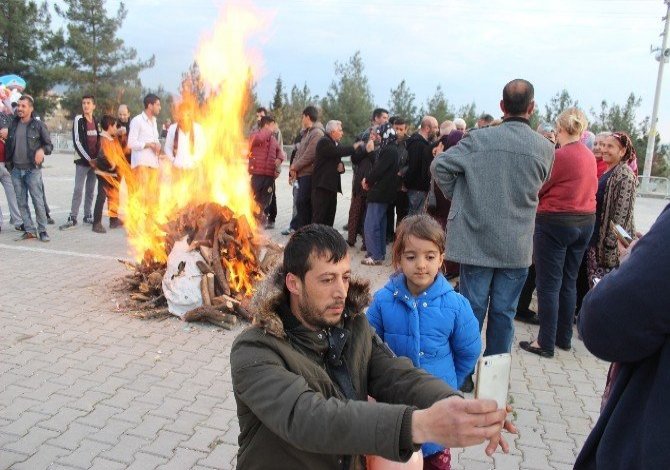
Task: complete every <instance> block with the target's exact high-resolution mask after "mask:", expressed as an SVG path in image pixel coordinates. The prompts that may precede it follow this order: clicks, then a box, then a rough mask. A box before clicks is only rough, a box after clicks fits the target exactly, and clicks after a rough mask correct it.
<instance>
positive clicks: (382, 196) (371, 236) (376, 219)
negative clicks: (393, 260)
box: [361, 123, 400, 266]
mask: <svg viewBox="0 0 670 470" xmlns="http://www.w3.org/2000/svg"><path fill="white" fill-rule="evenodd" d="M377 134H378V138H379V140H380V146H379V156H378V157H377V159H376V160H375V162H374V164H373V165H372V169H371V170H370V173H369V174H368V176H367V177H365V178H364V179H363V181H362V182H361V185H362V186H363V189H365V190H367V191H368V195H367V209H366V212H365V223H364V224H363V232H364V234H365V246H366V247H367V249H368V256H367V257H366V258H365V259H363V260H362V261H361V263H363V264H364V265H366V266H378V265H381V264H383V263H384V258H385V257H386V222H387V219H386V210H387V208H388V205H389V204H390V203H392V202H393V201H395V198H396V194H397V192H398V189H400V177H399V176H398V168H399V162H398V160H399V158H398V144H397V142H396V135H395V131H394V130H393V127H391V124H390V123H386V124H382V125H381V126H380V127H379V129H377Z"/></svg>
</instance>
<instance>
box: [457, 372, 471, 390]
mask: <svg viewBox="0 0 670 470" xmlns="http://www.w3.org/2000/svg"><path fill="white" fill-rule="evenodd" d="M474 389H475V383H474V382H473V381H472V374H470V375H468V376H467V377H466V378H465V381H464V382H463V385H461V388H460V389H459V390H460V391H461V392H463V393H472V391H473V390H474Z"/></svg>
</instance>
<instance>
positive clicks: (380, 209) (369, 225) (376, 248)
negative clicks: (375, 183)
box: [363, 202, 388, 261]
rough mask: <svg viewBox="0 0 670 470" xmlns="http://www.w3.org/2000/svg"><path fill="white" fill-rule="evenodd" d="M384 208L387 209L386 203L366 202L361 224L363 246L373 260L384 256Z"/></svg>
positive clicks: (378, 259) (381, 258)
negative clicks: (363, 237)
mask: <svg viewBox="0 0 670 470" xmlns="http://www.w3.org/2000/svg"><path fill="white" fill-rule="evenodd" d="M386 209H388V204H386V203H383V202H368V205H367V209H366V212H365V223H364V224H363V234H364V235H365V247H366V248H367V249H368V253H369V255H370V257H371V258H372V259H373V260H375V261H380V260H383V259H384V258H385V257H386Z"/></svg>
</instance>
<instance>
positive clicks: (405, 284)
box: [367, 214, 482, 469]
mask: <svg viewBox="0 0 670 470" xmlns="http://www.w3.org/2000/svg"><path fill="white" fill-rule="evenodd" d="M444 244H445V233H444V230H443V229H442V228H441V227H440V226H439V224H438V223H437V222H436V221H435V220H434V219H432V218H431V217H430V216H428V215H425V214H422V215H415V216H411V217H407V218H406V219H404V220H403V221H402V223H401V224H400V226H399V227H398V229H397V230H396V240H395V243H394V244H393V265H394V266H395V267H396V269H399V272H397V273H396V274H394V275H393V276H391V278H390V280H389V282H388V283H387V284H386V286H384V287H383V288H382V289H381V290H379V291H377V292H376V293H375V295H374V298H373V300H372V304H371V305H370V308H369V309H368V312H367V316H368V320H369V321H370V324H371V325H372V326H373V327H374V329H375V330H377V334H379V336H380V337H381V339H382V340H383V341H384V342H386V343H387V344H388V345H389V347H390V348H391V349H392V350H393V351H394V352H395V353H396V354H397V355H399V356H406V357H408V358H409V359H411V360H412V362H413V363H414V365H415V366H417V367H421V368H422V369H425V370H426V371H428V372H430V373H431V374H433V375H435V376H436V377H439V378H441V379H442V380H444V381H445V382H447V383H448V384H449V385H451V386H452V387H453V388H458V387H459V386H461V385H462V383H463V381H464V379H465V377H466V376H467V375H468V374H469V373H470V371H472V369H474V366H475V363H476V362H477V358H478V357H479V353H480V352H481V347H482V344H481V338H480V335H479V324H478V323H477V319H476V318H475V315H474V313H473V312H472V308H471V307H470V304H469V303H468V301H467V300H466V299H465V297H463V296H462V295H460V294H458V293H456V292H455V291H454V289H453V288H452V287H451V284H449V282H447V280H446V278H445V277H444V276H443V275H442V273H440V272H439V270H440V267H441V266H442V259H443V257H444ZM421 450H422V452H423V456H424V467H423V468H424V469H449V468H451V454H450V452H449V449H443V448H442V447H440V446H438V445H437V444H424V445H423V446H422V449H421Z"/></svg>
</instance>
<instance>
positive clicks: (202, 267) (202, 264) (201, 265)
mask: <svg viewBox="0 0 670 470" xmlns="http://www.w3.org/2000/svg"><path fill="white" fill-rule="evenodd" d="M195 264H196V266H197V267H198V269H199V270H200V272H201V273H203V274H209V273H211V272H212V268H211V267H210V265H209V264H207V263H205V262H204V261H196V263H195Z"/></svg>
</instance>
